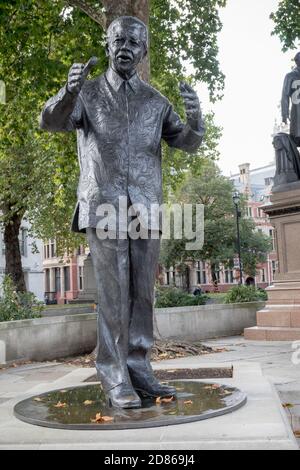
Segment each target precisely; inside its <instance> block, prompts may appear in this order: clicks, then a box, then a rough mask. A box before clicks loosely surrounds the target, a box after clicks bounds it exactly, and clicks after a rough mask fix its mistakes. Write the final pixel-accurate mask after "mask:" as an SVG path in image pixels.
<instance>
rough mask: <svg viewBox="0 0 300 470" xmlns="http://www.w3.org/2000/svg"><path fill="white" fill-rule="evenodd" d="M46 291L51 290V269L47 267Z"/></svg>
mask: <svg viewBox="0 0 300 470" xmlns="http://www.w3.org/2000/svg"><path fill="white" fill-rule="evenodd" d="M45 291H46V292H50V269H45Z"/></svg>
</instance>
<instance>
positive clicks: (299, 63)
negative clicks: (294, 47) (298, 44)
mask: <svg viewBox="0 0 300 470" xmlns="http://www.w3.org/2000/svg"><path fill="white" fill-rule="evenodd" d="M295 62H296V64H297V67H300V52H297V54H296V55H295Z"/></svg>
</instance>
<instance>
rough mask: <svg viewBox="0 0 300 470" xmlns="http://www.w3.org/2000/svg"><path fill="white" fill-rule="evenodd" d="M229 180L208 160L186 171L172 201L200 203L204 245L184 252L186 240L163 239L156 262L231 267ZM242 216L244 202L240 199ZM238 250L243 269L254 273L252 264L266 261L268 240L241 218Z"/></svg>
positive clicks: (232, 212)
mask: <svg viewBox="0 0 300 470" xmlns="http://www.w3.org/2000/svg"><path fill="white" fill-rule="evenodd" d="M233 192H234V186H233V183H232V182H231V181H230V180H229V179H228V178H226V177H224V176H222V174H221V172H220V170H219V168H218V167H217V165H216V164H214V163H212V162H209V163H208V162H207V163H205V164H204V165H202V167H201V169H200V171H199V174H198V175H196V176H195V175H194V174H191V173H188V174H187V175H186V180H185V181H184V183H183V184H182V186H181V187H180V188H179V190H178V191H177V193H176V195H175V196H174V199H175V200H176V202H181V203H190V204H191V203H192V204H203V205H204V219H205V220H204V245H203V248H202V249H201V250H195V251H186V249H185V244H186V242H187V240H185V239H182V240H175V239H171V240H163V241H162V250H161V257H160V261H161V263H162V264H163V265H165V266H166V267H170V266H175V265H177V264H182V263H184V262H185V261H188V260H195V261H196V260H208V261H210V263H211V265H212V268H214V266H215V265H218V264H220V263H222V264H224V265H225V266H226V267H232V260H233V258H234V257H235V255H236V251H237V250H236V218H235V208H234V204H233V201H232V193H233ZM241 209H242V211H243V215H245V214H244V212H245V201H242V202H241ZM241 249H242V262H243V266H244V271H245V273H247V274H248V275H255V272H256V266H257V264H258V263H262V262H264V261H265V260H266V254H267V253H268V252H269V251H271V241H270V238H269V237H266V236H265V235H263V234H262V233H260V232H257V231H256V230H255V224H254V222H253V221H252V220H251V219H248V218H245V217H243V218H242V220H241Z"/></svg>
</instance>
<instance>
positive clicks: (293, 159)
mask: <svg viewBox="0 0 300 470" xmlns="http://www.w3.org/2000/svg"><path fill="white" fill-rule="evenodd" d="M273 145H274V148H275V158H276V174H275V178H274V186H279V185H282V184H288V183H294V182H295V181H299V180H300V154H299V151H298V149H297V147H296V144H295V142H294V140H293V139H292V138H291V136H290V135H289V134H285V133H283V132H281V133H279V134H276V135H275V137H274V140H273Z"/></svg>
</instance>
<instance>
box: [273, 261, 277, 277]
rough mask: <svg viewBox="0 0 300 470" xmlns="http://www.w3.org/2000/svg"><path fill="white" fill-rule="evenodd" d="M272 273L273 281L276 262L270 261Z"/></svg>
mask: <svg viewBox="0 0 300 470" xmlns="http://www.w3.org/2000/svg"><path fill="white" fill-rule="evenodd" d="M272 273H273V279H274V277H275V274H276V261H272Z"/></svg>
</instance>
